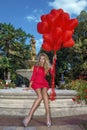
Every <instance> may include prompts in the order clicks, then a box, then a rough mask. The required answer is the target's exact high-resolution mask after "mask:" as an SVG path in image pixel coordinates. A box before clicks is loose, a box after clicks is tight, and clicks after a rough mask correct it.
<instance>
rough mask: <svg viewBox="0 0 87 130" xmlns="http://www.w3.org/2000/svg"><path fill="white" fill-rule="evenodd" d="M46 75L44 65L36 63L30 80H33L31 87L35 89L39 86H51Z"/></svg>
mask: <svg viewBox="0 0 87 130" xmlns="http://www.w3.org/2000/svg"><path fill="white" fill-rule="evenodd" d="M45 76H46V74H45V69H44V67H42V66H36V65H35V66H34V69H33V73H32V76H31V79H30V81H33V82H32V86H31V87H32V88H33V89H34V90H35V89H38V88H44V87H46V88H47V89H49V87H50V86H49V83H48V81H47V80H46V79H45Z"/></svg>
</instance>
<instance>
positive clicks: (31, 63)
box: [16, 37, 37, 79]
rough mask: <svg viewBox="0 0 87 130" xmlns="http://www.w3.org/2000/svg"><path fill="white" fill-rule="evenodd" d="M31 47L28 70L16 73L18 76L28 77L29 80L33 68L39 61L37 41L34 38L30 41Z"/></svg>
mask: <svg viewBox="0 0 87 130" xmlns="http://www.w3.org/2000/svg"><path fill="white" fill-rule="evenodd" d="M30 46H31V50H30V59H29V60H27V61H26V64H27V65H28V69H19V70H16V72H17V73H18V74H20V75H22V76H23V77H26V78H27V79H29V78H30V77H31V74H32V70H33V66H34V65H35V63H36V62H37V60H36V41H35V39H34V37H32V38H31V40H30Z"/></svg>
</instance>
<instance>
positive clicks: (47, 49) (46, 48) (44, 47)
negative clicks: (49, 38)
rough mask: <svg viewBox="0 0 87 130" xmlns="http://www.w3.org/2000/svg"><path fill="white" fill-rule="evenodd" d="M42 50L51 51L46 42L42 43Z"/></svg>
mask: <svg viewBox="0 0 87 130" xmlns="http://www.w3.org/2000/svg"><path fill="white" fill-rule="evenodd" d="M42 48H43V49H44V50H45V51H52V49H53V48H52V47H51V46H50V45H49V44H48V43H47V42H44V43H43V44H42Z"/></svg>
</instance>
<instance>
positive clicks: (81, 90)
mask: <svg viewBox="0 0 87 130" xmlns="http://www.w3.org/2000/svg"><path fill="white" fill-rule="evenodd" d="M65 87H66V88H68V89H72V90H76V91H77V96H76V97H75V98H73V101H77V102H81V101H85V103H87V81H86V80H82V79H77V80H74V81H71V82H70V83H68V84H66V85H65Z"/></svg>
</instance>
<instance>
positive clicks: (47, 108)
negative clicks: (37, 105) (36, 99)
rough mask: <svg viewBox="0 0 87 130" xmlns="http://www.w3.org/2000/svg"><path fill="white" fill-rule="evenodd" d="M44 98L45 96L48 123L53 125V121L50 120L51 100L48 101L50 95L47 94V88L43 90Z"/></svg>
mask: <svg viewBox="0 0 87 130" xmlns="http://www.w3.org/2000/svg"><path fill="white" fill-rule="evenodd" d="M42 96H43V101H44V106H45V109H46V118H47V123H51V119H50V108H49V99H48V94H47V88H43V89H42Z"/></svg>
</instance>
